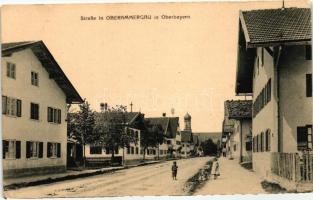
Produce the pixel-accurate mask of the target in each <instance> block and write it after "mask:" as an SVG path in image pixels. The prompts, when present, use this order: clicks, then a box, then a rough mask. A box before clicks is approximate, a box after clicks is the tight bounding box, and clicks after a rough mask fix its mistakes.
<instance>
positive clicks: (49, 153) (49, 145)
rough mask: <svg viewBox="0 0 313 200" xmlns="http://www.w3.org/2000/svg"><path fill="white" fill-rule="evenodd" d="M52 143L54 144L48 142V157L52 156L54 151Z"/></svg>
mask: <svg viewBox="0 0 313 200" xmlns="http://www.w3.org/2000/svg"><path fill="white" fill-rule="evenodd" d="M51 145H52V144H51V143H50V142H48V143H47V157H48V158H50V157H51V153H52V152H51Z"/></svg>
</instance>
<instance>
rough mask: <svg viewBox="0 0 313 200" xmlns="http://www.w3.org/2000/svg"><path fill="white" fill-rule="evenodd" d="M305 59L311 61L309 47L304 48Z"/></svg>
mask: <svg viewBox="0 0 313 200" xmlns="http://www.w3.org/2000/svg"><path fill="white" fill-rule="evenodd" d="M305 59H306V60H312V47H311V45H306V46H305Z"/></svg>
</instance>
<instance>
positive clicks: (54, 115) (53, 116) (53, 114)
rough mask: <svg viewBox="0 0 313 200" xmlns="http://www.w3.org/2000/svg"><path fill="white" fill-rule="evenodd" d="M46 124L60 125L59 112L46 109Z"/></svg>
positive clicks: (58, 110) (53, 109)
mask: <svg viewBox="0 0 313 200" xmlns="http://www.w3.org/2000/svg"><path fill="white" fill-rule="evenodd" d="M48 122H53V123H58V124H61V110H60V109H55V108H51V107H48Z"/></svg>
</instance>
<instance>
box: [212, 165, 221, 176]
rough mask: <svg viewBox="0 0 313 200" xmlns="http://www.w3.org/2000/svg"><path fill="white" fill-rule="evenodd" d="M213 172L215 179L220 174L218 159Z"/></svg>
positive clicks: (213, 166)
mask: <svg viewBox="0 0 313 200" xmlns="http://www.w3.org/2000/svg"><path fill="white" fill-rule="evenodd" d="M211 174H212V175H213V176H214V179H216V178H217V177H218V176H219V175H220V165H219V162H218V161H214V162H213V164H212V170H211Z"/></svg>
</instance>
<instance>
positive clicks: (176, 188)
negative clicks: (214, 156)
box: [4, 157, 210, 198]
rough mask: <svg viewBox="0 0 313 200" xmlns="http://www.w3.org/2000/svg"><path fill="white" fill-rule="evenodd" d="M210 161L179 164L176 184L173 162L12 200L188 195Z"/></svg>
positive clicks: (14, 194)
mask: <svg viewBox="0 0 313 200" xmlns="http://www.w3.org/2000/svg"><path fill="white" fill-rule="evenodd" d="M209 159H210V158H209V157H202V158H192V159H185V160H178V161H177V164H178V175H177V176H178V178H177V179H178V180H176V181H175V180H172V177H171V165H172V163H173V162H172V161H168V162H164V163H160V164H155V165H147V166H142V167H135V168H131V169H125V170H121V171H116V172H113V173H110V174H102V175H97V176H92V177H86V178H81V179H75V180H68V181H62V182H57V183H52V184H46V185H39V186H34V187H27V188H20V189H17V190H8V191H5V192H4V195H5V196H6V197H11V198H40V197H41V198H42V197H96V196H128V195H186V192H185V191H184V190H183V188H184V185H185V182H186V181H187V179H188V178H190V177H191V176H193V175H194V174H195V173H196V172H197V171H198V170H199V169H200V168H201V167H202V166H204V165H205V163H206V162H207V161H208V160H209Z"/></svg>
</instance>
